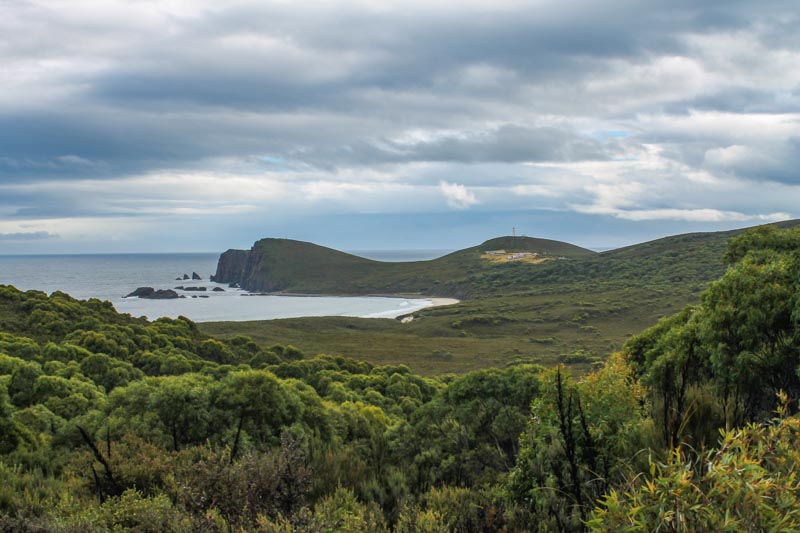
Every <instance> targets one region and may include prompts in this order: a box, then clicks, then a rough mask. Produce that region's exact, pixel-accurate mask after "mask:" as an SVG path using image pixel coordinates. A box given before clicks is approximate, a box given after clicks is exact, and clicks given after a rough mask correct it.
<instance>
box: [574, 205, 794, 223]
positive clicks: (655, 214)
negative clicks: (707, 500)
mask: <svg viewBox="0 0 800 533" xmlns="http://www.w3.org/2000/svg"><path fill="white" fill-rule="evenodd" d="M574 208H575V210H576V211H578V212H579V213H586V214H592V215H610V216H613V217H616V218H621V219H624V220H633V221H636V222H641V221H645V220H673V221H686V222H777V221H780V220H789V219H791V218H792V215H790V214H789V213H767V214H755V215H748V214H745V213H740V212H737V211H720V210H718V209H615V208H610V207H600V206H592V205H577V206H574Z"/></svg>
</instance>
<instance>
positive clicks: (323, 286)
mask: <svg viewBox="0 0 800 533" xmlns="http://www.w3.org/2000/svg"><path fill="white" fill-rule="evenodd" d="M497 249H504V250H506V251H508V252H510V253H511V252H535V253H538V254H540V255H542V256H546V257H564V258H569V259H576V258H584V257H589V256H592V255H595V252H592V251H591V250H586V249H584V248H580V247H578V246H574V245H571V244H567V243H563V242H558V241H551V240H547V239H534V238H530V237H500V238H497V239H491V240H489V241H486V242H484V243H482V244H480V245H478V246H474V247H472V248H467V249H465V250H460V251H458V252H454V253H451V254H448V255H446V256H444V257H440V258H437V259H433V260H429V261H413V262H402V263H393V262H382V261H374V260H371V259H366V258H363V257H358V256H355V255H351V254H347V253H344V252H340V251H338V250H333V249H331V248H326V247H324V246H319V245H316V244H312V243H308V242H302V241H294V240H289V239H262V240H260V241H258V242H256V243H255V245H253V248H252V249H251V250H250V251H249V252H248V251H242V250H229V251H227V252H225V253H224V254H222V256H221V257H220V261H219V265H218V267H217V273H216V274H215V276H214V280H215V281H219V282H222V283H238V284H239V285H240V286H242V287H243V288H245V289H247V290H250V291H268V292H291V293H306V294H426V295H430V296H460V297H465V296H468V295H469V289H468V284H466V280H467V279H468V278H469V277H470V276H474V275H478V274H480V273H483V272H487V271H490V270H491V269H492V267H493V265H492V264H491V263H489V262H487V261H485V260H483V259H481V255H482V254H483V253H484V252H485V251H487V250H497Z"/></svg>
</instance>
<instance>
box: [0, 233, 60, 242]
mask: <svg viewBox="0 0 800 533" xmlns="http://www.w3.org/2000/svg"><path fill="white" fill-rule="evenodd" d="M57 238H58V235H56V234H55V233H50V232H47V231H32V232H22V233H0V241H41V240H45V239H57Z"/></svg>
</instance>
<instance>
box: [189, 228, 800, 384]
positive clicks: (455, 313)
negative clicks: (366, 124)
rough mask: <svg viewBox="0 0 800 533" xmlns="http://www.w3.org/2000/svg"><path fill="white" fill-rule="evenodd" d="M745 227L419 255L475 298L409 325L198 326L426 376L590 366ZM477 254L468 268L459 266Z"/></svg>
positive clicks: (423, 314)
mask: <svg viewBox="0 0 800 533" xmlns="http://www.w3.org/2000/svg"><path fill="white" fill-rule="evenodd" d="M797 224H798V221H790V222H784V223H780V224H775V225H774V226H778V227H792V226H796V225H797ZM743 231H744V230H734V231H725V232H709V233H692V234H686V235H675V236H671V237H666V238H663V239H657V240H654V241H650V242H646V243H642V244H637V245H634V246H629V247H626V248H621V249H618V250H611V251H607V252H603V253H600V254H597V253H593V252H589V251H585V250H583V249H581V248H577V247H574V248H575V249H574V250H573V251H574V252H576V253H577V254H579V255H578V256H577V257H576V256H575V255H573V256H572V257H573V259H571V260H569V261H551V262H547V263H542V264H539V265H532V264H528V263H522V262H513V263H505V264H500V265H491V264H489V263H486V262H481V261H480V259H479V254H480V252H481V251H485V250H487V249H501V248H503V249H506V250H507V251H517V250H518V249H517V248H514V247H512V246H510V245H509V242H508V241H506V240H505V239H512V238H500V239H493V240H490V241H487V242H486V243H484V244H482V245H480V246H477V247H473V248H468V249H466V250H461V251H459V252H454V253H453V254H450V255H448V256H445V257H443V258H441V259H439V260H436V261H429V262H421V263H434V262H435V263H438V264H440V265H444V264H448V263H449V264H450V265H453V270H454V271H456V272H458V273H459V275H461V278H460V279H459V281H458V282H457V283H456V284H452V285H448V284H445V283H440V284H437V285H435V286H436V287H439V286H442V287H451V288H458V289H459V290H460V291H461V292H460V293H456V294H459V295H468V296H469V298H466V299H463V301H462V302H461V303H460V304H458V305H453V306H447V307H440V308H428V309H423V310H421V311H417V312H416V313H414V319H413V321H412V322H410V323H406V324H403V323H400V321H397V320H376V319H358V318H344V317H309V318H295V319H285V320H268V321H253V322H216V323H204V324H200V325H199V327H200V328H201V330H202V331H204V332H206V333H209V334H213V335H220V336H226V337H227V336H233V335H236V334H245V335H250V336H252V337H253V338H254V339H255V340H256V341H258V342H260V343H262V344H264V345H269V343H272V342H278V341H281V342H288V343H290V344H293V345H295V346H298V347H300V348H301V349H303V350H305V351H309V352H325V353H328V354H335V355H343V356H346V357H354V358H358V359H362V360H366V361H370V362H374V363H380V364H406V365H408V366H409V367H411V368H412V369H413V370H414V371H415V372H420V373H424V374H429V375H435V374H441V373H445V372H466V371H470V370H475V369H478V368H486V367H488V366H504V365H509V364H518V363H521V362H525V363H538V364H545V365H551V364H554V363H558V362H564V363H567V364H570V365H571V366H573V367H574V368H575V369H576V370H578V371H586V370H587V369H589V368H590V367H591V365H592V364H593V362H596V361H597V360H598V359H599V358H601V357H602V356H603V355H604V354H606V353H608V352H609V351H611V350H615V349H619V348H620V347H621V346H622V345H623V344H624V342H625V341H626V340H627V339H628V338H629V337H630V336H631V335H634V334H636V333H637V332H639V331H641V330H642V329H644V328H647V327H649V326H652V325H653V324H655V323H656V322H657V321H658V319H659V318H662V317H664V316H668V315H670V314H672V313H675V312H677V311H678V310H680V309H681V308H682V307H683V306H685V305H686V304H687V303H694V302H696V301H697V300H698V297H699V294H700V293H701V292H702V290H703V289H704V288H705V287H706V286H707V284H708V283H709V282H710V281H713V280H714V279H717V278H719V277H720V276H721V275H722V274H723V273H724V272H725V269H726V265H725V264H724V262H723V260H722V256H723V253H724V251H725V247H726V245H727V242H728V241H729V240H730V238H731V237H733V236H735V235H738V234H740V233H742V232H743ZM513 239H514V241H512V242H513V243H516V242H519V243H522V244H523V245H528V246H530V247H531V248H528V250H531V249H535V250H541V249H542V248H541V246H542V245H543V244H547V243H553V242H554V241H542V240H539V239H530V238H523V237H516V238H513ZM557 244H558V245H559V248H557V249H552V250H553V251H556V250H557V252H558V253H559V254H566V253H570V249H569V248H568V247H570V246H571V245H566V244H565V243H557ZM534 247H535V248H534ZM519 250H522V249H521V248H519ZM581 255H582V256H581ZM475 257H478V259H477V260H476V261H473V262H472V263H471V264H472V265H473V266H472V269H471V270H470V269H468V268H466V267H461V268H460V269H459V268H458V267H457V265H459V264H461V265H467V264H470V263H469V261H470V260H471V259H474V258H475ZM415 264H416V263H405V264H399V265H415ZM395 265H398V264H395ZM385 292H392V291H385ZM454 292H455V291H454ZM423 293H424V294H426V295H436V294H441V293H437V292H434V291H424V292H423Z"/></svg>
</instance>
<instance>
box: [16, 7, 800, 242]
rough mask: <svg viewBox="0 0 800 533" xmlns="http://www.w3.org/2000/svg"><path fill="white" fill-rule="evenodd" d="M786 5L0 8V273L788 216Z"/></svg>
mask: <svg viewBox="0 0 800 533" xmlns="http://www.w3.org/2000/svg"><path fill="white" fill-rule="evenodd" d="M799 14H800V9H798V3H797V0H786V1H779V0H775V1H773V0H758V1H736V0H708V1H702V0H691V1H690V0H665V1H634V0H627V1H626V0H615V1H604V2H598V1H596V0H566V1H565V0H556V1H536V0H527V1H505V0H491V1H488V0H485V1H471V0H457V1H452V2H450V1H440V0H424V1H416V0H403V1H397V2H393V1H382V0H372V1H370V0H366V1H360V2H359V1H345V0H338V1H331V2H324V1H318V2H302V3H301V2H292V1H290V0H286V1H276V2H266V1H264V0H257V1H227V0H226V1H219V0H213V1H193V2H188V1H159V2H151V1H147V0H129V1H126V2H116V1H111V0H102V1H100V0H98V1H85V0H68V1H67V0H31V1H22V0H0V253H61V252H105V251H113V252H126V251H127V252H140V251H153V252H157V251H219V250H224V249H227V248H231V247H249V246H250V245H251V244H252V242H253V241H255V240H257V239H258V238H261V237H267V236H278V237H290V238H297V239H302V240H312V241H315V242H319V243H321V244H325V245H329V246H334V247H338V248H344V249H350V250H352V249H362V250H363V249H390V248H405V249H409V248H410V249H422V248H436V249H456V248H461V247H464V246H469V245H473V244H477V243H479V242H481V241H483V240H485V239H487V238H490V237H493V236H497V235H501V234H510V232H511V228H512V226H514V227H516V228H517V232H518V234H527V235H531V236H539V237H548V238H554V239H560V240H567V241H570V242H573V243H575V244H579V245H583V246H587V247H594V248H600V247H614V246H619V245H624V244H629V243H633V242H640V241H643V240H647V239H650V238H655V237H659V236H664V235H669V234H673V233H681V232H686V231H712V230H718V229H728V228H733V227H744V226H751V225H756V224H759V223H764V222H769V221H775V220H782V219H788V218H796V217H800V207H798V206H800V31H798V28H799V27H800V17H799V16H798V15H799Z"/></svg>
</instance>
